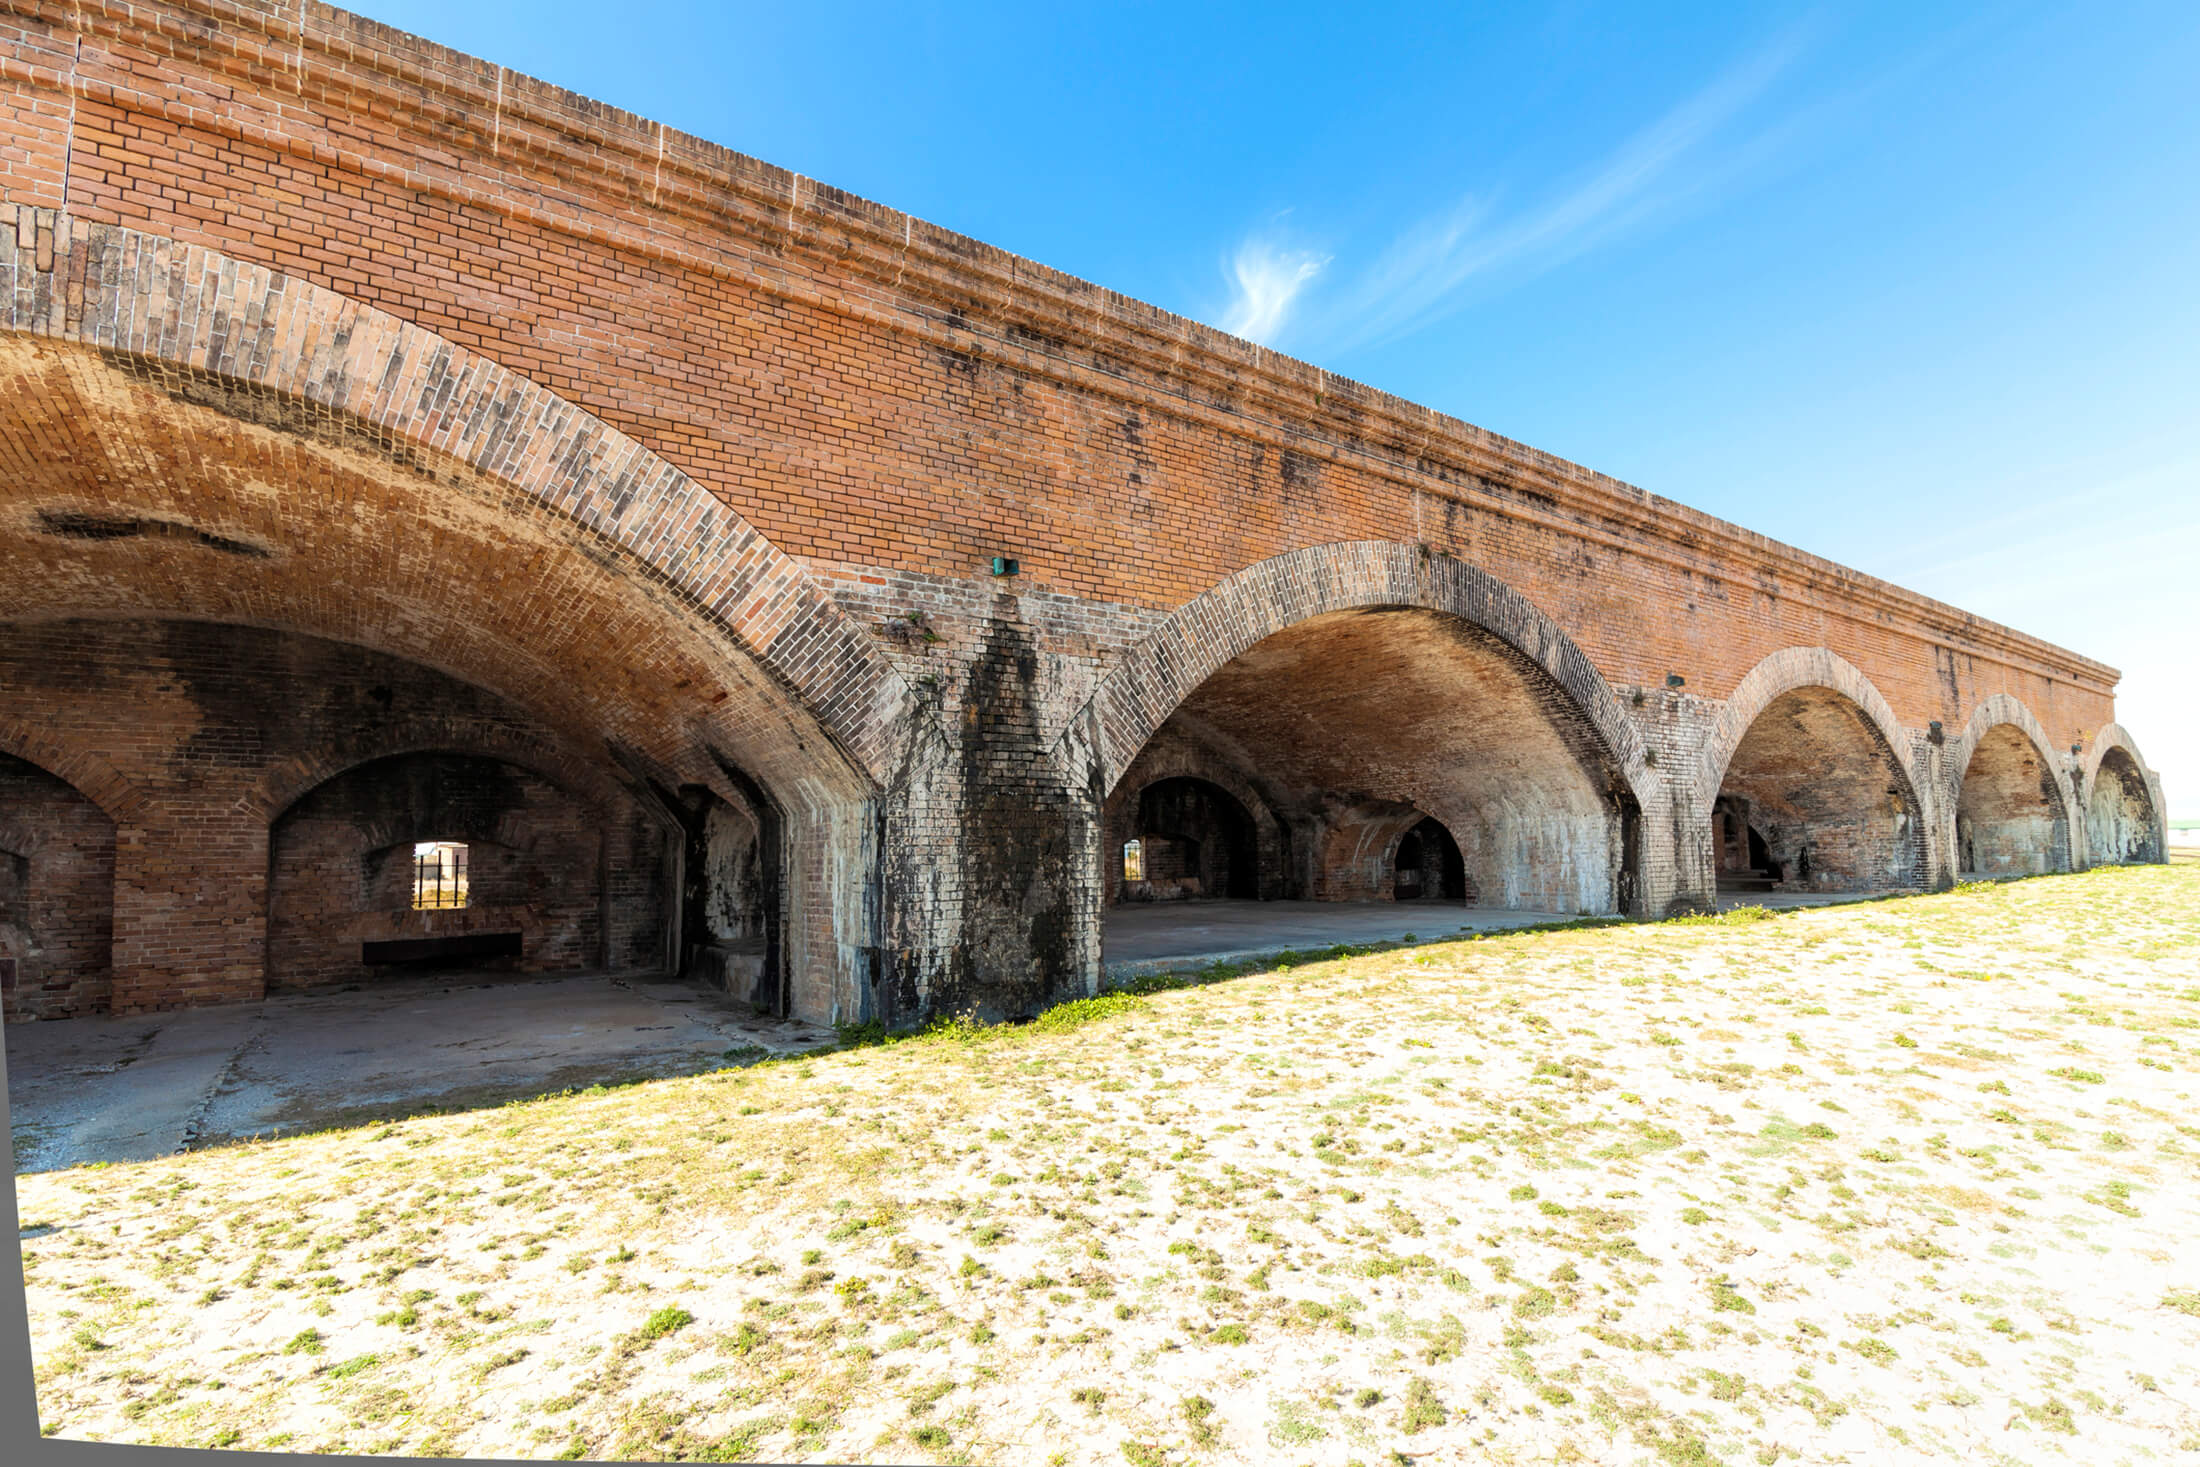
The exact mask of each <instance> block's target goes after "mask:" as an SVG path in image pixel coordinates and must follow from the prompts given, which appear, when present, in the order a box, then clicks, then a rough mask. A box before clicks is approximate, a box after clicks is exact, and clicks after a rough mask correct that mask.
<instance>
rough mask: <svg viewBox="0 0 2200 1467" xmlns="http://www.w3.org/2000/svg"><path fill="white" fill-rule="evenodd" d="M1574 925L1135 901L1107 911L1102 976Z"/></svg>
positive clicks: (1440, 909) (1472, 912) (1489, 914)
mask: <svg viewBox="0 0 2200 1467" xmlns="http://www.w3.org/2000/svg"><path fill="white" fill-rule="evenodd" d="M1571 920H1573V917H1572V915H1571V914H1569V913H1565V912H1521V911H1513V910H1510V909H1507V908H1502V907H1469V906H1464V905H1459V904H1456V903H1450V902H1241V901H1224V902H1133V903H1128V904H1125V905H1122V906H1116V907H1110V908H1109V909H1108V912H1107V915H1106V917H1105V919H1104V924H1103V936H1104V938H1105V941H1106V947H1105V949H1104V951H1103V956H1102V959H1101V971H1102V972H1103V973H1104V974H1105V976H1106V977H1107V978H1108V979H1109V980H1111V981H1120V980H1122V979H1125V978H1132V977H1136V976H1138V975H1140V974H1145V973H1166V972H1170V971H1172V970H1174V969H1178V968H1189V967H1200V966H1204V965H1205V964H1208V963H1214V962H1225V963H1237V962H1244V961H1247V960H1249V959H1252V958H1258V957H1267V956H1270V955H1272V954H1275V953H1281V952H1307V951H1319V950H1322V949H1325V948H1331V947H1336V946H1337V945H1339V944H1340V943H1342V944H1348V945H1350V944H1359V943H1367V942H1398V941H1401V940H1403V939H1404V938H1406V937H1408V936H1411V937H1414V938H1418V939H1421V940H1424V941H1434V940H1436V939H1439V938H1445V937H1457V936H1460V935H1462V934H1464V933H1470V932H1499V931H1503V930H1505V929H1507V928H1512V927H1533V926H1536V925H1538V924H1541V923H1545V922H1567V921H1571Z"/></svg>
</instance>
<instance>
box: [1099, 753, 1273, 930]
mask: <svg viewBox="0 0 2200 1467" xmlns="http://www.w3.org/2000/svg"><path fill="white" fill-rule="evenodd" d="M1119 850H1120V851H1121V853H1122V866H1121V878H1120V886H1119V891H1120V895H1119V897H1118V900H1120V901H1126V902H1167V901H1187V900H1189V901H1197V900H1201V899H1220V898H1235V899H1238V900H1242V901H1251V900H1254V899H1255V898H1257V897H1258V896H1259V895H1260V869H1259V858H1258V856H1257V854H1256V850H1255V842H1254V836H1253V817H1252V816H1251V815H1250V814H1248V813H1247V812H1246V809H1245V807H1244V806H1243V805H1241V804H1240V803H1238V801H1237V800H1236V799H1235V798H1233V797H1232V796H1231V794H1230V792H1229V791H1227V790H1225V789H1223V788H1222V787H1221V786H1220V785H1217V784H1214V783H1212V782H1211V781H1208V780H1204V779H1196V778H1192V777H1190V776H1182V775H1180V776H1176V777H1174V778H1169V779H1161V780H1156V781H1155V782H1154V783H1152V784H1149V785H1147V786H1146V787H1145V788H1144V789H1143V790H1141V791H1139V795H1138V813H1137V818H1136V820H1135V822H1134V823H1133V826H1132V832H1131V834H1130V836H1129V838H1128V839H1127V840H1125V841H1124V842H1122V843H1121V846H1120V847H1119Z"/></svg>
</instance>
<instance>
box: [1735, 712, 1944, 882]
mask: <svg viewBox="0 0 2200 1467" xmlns="http://www.w3.org/2000/svg"><path fill="white" fill-rule="evenodd" d="M1712 813H1713V853H1714V865H1715V867H1716V869H1717V873H1718V880H1719V887H1720V890H1722V891H1724V892H1730V893H1732V892H1749V891H1759V892H1784V893H1803V892H1825V893H1833V892H1867V891H1891V890H1909V889H1914V888H1917V887H1921V886H1923V885H1924V884H1925V826H1924V820H1923V816H1922V812H1921V811H1920V808H1919V805H1918V800H1917V795H1916V792H1915V791H1914V790H1913V789H1912V788H1911V786H1910V780H1909V776H1908V774H1907V772H1906V771H1905V770H1904V769H1903V767H1902V763H1901V761H1900V760H1899V759H1898V758H1897V757H1896V756H1895V754H1894V751H1893V750H1892V748H1890V747H1889V746H1888V744H1887V741H1886V737H1885V735H1883V734H1882V733H1881V731H1880V729H1879V726H1878V725H1877V724H1876V723H1874V722H1873V721H1872V719H1871V718H1870V717H1869V716H1867V715H1866V714H1865V712H1864V710H1863V709H1861V708H1860V707H1858V706H1857V705H1856V703H1855V702H1853V701H1852V700H1850V699H1849V698H1847V697H1845V696H1843V695H1842V694H1841V693H1838V692H1836V691H1834V690H1833V689H1831V688H1825V687H1800V688H1794V689H1791V690H1789V691H1787V692H1785V693H1782V694H1781V695H1780V696H1778V697H1776V698H1774V699H1773V700H1772V701H1771V702H1770V703H1769V704H1767V705H1766V706H1765V707H1764V709H1763V710H1762V711H1761V712H1759V713H1758V715H1757V716H1756V718H1755V719H1754V720H1752V721H1751V723H1750V725H1749V727H1748V729H1747V731H1746V732H1744V733H1743V735H1742V737H1741V741H1740V742H1739V743H1738V744H1737V745H1736V746H1735V748H1734V752H1733V755H1732V757H1731V758H1730V759H1729V760H1728V761H1727V767H1726V773H1725V777H1724V778H1723V780H1722V781H1721V783H1720V786H1719V793H1718V798H1717V799H1716V800H1715V801H1714V803H1713V805H1712Z"/></svg>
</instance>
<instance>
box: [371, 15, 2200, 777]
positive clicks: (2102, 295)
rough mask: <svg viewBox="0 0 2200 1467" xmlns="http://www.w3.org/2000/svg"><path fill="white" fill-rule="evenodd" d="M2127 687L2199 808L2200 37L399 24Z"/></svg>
mask: <svg viewBox="0 0 2200 1467" xmlns="http://www.w3.org/2000/svg"><path fill="white" fill-rule="evenodd" d="M360 8H362V9H363V10H364V11H365V12H366V13H368V14H371V15H373V16H375V17H376V18H377V19H381V20H384V21H387V22H389V23H391V24H394V25H398V26H402V27H403V28H405V29H407V30H412V31H417V32H419V33H421V34H423V35H426V36H429V37H431V38H433V39H435V40H438V41H442V42H444V43H446V44H448V45H453V46H457V47H459V48H460V49H462V50H466V51H470V52H473V53H475V54H476V55H480V56H483V57H486V58H488V59H490V60H492V61H498V62H502V63H504V64H506V65H509V66H512V67H514V68H516V69H518V70H520V71H524V72H529V73H532V74H534V75H537V76H540V77H544V78H546V79H548V80H551V81H554V82H557V83H559V84H561V85H564V86H568V87H572V88H574V89H575V90H577V91H581V92H584V93H587V94H589V95H591V96H594V97H598V98H601V99H603V100H605V101H608V102H612V103H616V104H618V105H620V106H623V107H627V108H630V109H632V110H634V111H637V112H641V113H643V114H645V115H647V116H650V117H654V118H658V119H660V120H662V121H664V122H666V123H668V124H670V125H672V126H674V127H678V128H681V129H684V130H686V131H689V132H693V133H696V134H699V135H701V136H703V137H707V138H711V139H713V140H715V141H718V142H721V143H725V144H727V145H729V146H731V147H734V148H738V149H740V150H742V151H744V152H747V153H752V154H755V155H756V156H758V157H762V158H765V159H768V160H770V161H771V162H774V163H777V164H780V165H782V166H784V167H787V168H792V169H794V170H796V171H798V172H800V173H804V174H807V175H809V176H812V177H815V178H820V179H823V180H825V181H826V182H828V183H831V184H835V185H837V186H839V187H842V188H846V189H851V190H853V191H855V192H857V193H859V194H863V195H865V196H867V197H870V198H873V199H876V200H878V201H880V202H882V203H886V204H890V205H893V206H894V207H896V208H900V209H906V210H908V211H910V212H911V213H914V214H916V215H918V216H920V217H922V218H925V219H928V220H932V221H934V222H936V223H939V224H942V225H945V226H947V227H949V228H952V229H957V230H961V231H963V232H964V233H967V234H972V235H975V236H977V237H978V238H980V239H984V240H986V241H988V242H990V243H992V244H996V245H999V246H1001V247H1003V248H1005V249H1010V250H1014V251H1016V252H1017V253H1019V254H1023V255H1027V256H1030V257H1032V258H1034V259H1038V260H1042V261H1044V262H1046V263H1047V264H1049V265H1053V266H1055V267H1057V268H1060V269H1063V270H1067V271H1070V272H1071V273H1073V274H1076V275H1080V276H1083V277H1085V278H1087V279H1090V280H1094V281H1097V282H1099V283H1101V284H1104V285H1107V286H1110V287H1112V288H1114V289H1117V290H1121V291H1124V292H1126V293H1128V294H1130V295H1134V296H1138V297H1140V298H1142V299H1145V300H1149V301H1152V302H1154V303H1156V304H1158V305H1161V306H1165V307H1167V308H1169V309H1171V310H1175V311H1179V312H1182V313H1184V314H1186V315H1190V316H1195V317H1198V318H1200V319H1202V320H1206V321H1209V322H1212V323H1214V324H1216V325H1220V326H1224V327H1226V328H1228V329H1232V330H1237V331H1239V332H1241V333H1242V334H1246V335H1250V336H1254V337H1256V338H1257V339H1259V340H1262V341H1264V342H1266V343H1267V344H1269V345H1271V346H1274V347H1276V348H1277V349H1279V350H1282V351H1286V352H1289V353H1291V354H1293V355H1295V356H1300V357H1303V358H1306V359H1307V360H1309V361H1313V362H1316V363H1319V364H1320V365H1322V366H1324V367H1327V368H1329V369H1331V370H1333V371H1336V372H1339V373H1342V374H1344V375H1347V376H1350V377H1355V378H1358V379H1360V380H1362V381H1365V382H1368V383H1370V384H1372V385H1374V386H1377V387H1381V388H1384V389H1386V390H1388V391H1391V392H1396V393H1399V394H1402V395H1404V396H1406V397H1409V398H1412V399H1415V400H1416V401H1420V402H1424V403H1427V404H1429V405H1431V406H1434V407H1437V408H1441V409H1443V410H1444V411H1446V412H1450V413H1454V414H1457V415H1458V416H1460V417H1463V418H1466V419H1468V420H1469V421H1472V422H1475V423H1479V424H1482V425H1483V426H1485V427H1488V428H1490V429H1492V430H1494V431H1496V432H1500V433H1504V434H1506V435H1508V436H1511V437H1514V438H1519V439H1523V440H1525V441H1527V442H1529V443H1532V444H1534V445H1536V446H1537V447H1539V448H1544V449H1547V450H1550V451H1551V452H1554V453H1559V454H1563V455H1564V456H1566V457H1568V458H1572V459H1575V460H1578V461H1580V462H1582V463H1585V464H1587V465H1589V466H1591V467H1593V468H1596V469H1600V470H1602V471H1604V472H1606V473H1610V474H1614V475H1617V476H1619V477H1620V478H1623V479H1626V480H1629V481H1631V482H1633V483H1636V484H1639V485H1642V486H1643V487H1644V488H1647V489H1650V490H1653V491H1655V492H1657V493H1660V494H1664V495H1667V496H1670V497H1671V498H1674V499H1678V500H1680V501H1682V502H1683V503H1686V504H1690V505H1694V506H1696V507H1698V508H1700V509H1704V510H1707V511H1709V512H1711V513H1713V514H1717V515H1721V516H1723V517H1725V518H1728V519H1732V520H1735V521H1737V522H1739V523H1741V524H1744V525H1747V526H1749V527H1750V528H1752V529H1755V530H1759V531H1762V532H1764V533H1766V534H1768V535H1772V536H1774V537H1775V538H1778V539H1781V540H1785V541H1788V542H1789V543H1791V544H1795V545H1799V546H1801V547H1803V548H1805V549H1808V550H1812V551H1815V552H1817V553H1819V554H1822V555H1826V556H1830V557H1832V558H1833V559H1835V560H1839V561H1842V562H1844V563H1846V564H1849V565H1852V566H1855V567H1857V568H1858V569H1861V570H1865V571H1869V572H1872V573H1873V574H1876V575H1881V576H1885V577H1887V578H1889V579H1891V580H1894V581H1897V582H1899V583H1901V584H1903V585H1906V586H1911V587H1914V588H1916V589H1917V590H1920V591H1923V592H1926V593H1927V594H1930V595H1934V596H1938V597H1941V598H1943V599H1945V600H1948V601H1951V602H1953V603H1955V604H1956V605H1958V606H1960V607H1963V608H1965V609H1966V610H1970V611H1974V612H1977V613H1979V614H1981V615H1985V616H1989V617H1993V618H1995V619H1997V620H2001V621H2005V622H2008V623H2010V624H2012V625H2014V626H2017V627H2019V628H2022V629H2023V630H2025V631H2028V632H2032V633H2035V634H2037V635H2040V636H2044V637H2047V638H2050V639H2052V640H2055V641H2059V642H2062V643H2064V644H2065V645H2067V646H2070V647H2072V648H2074V649H2076V650H2078V651H2080V652H2083V653H2086V654H2088V655H2090V656H2094V657H2098V658H2100V659H2101V660H2103V661H2106V662H2109V663H2112V664H2115V665H2116V666H2118V667H2121V668H2122V669H2123V670H2124V673H2125V679H2124V683H2123V687H2122V689H2121V690H2120V696H2119V705H2118V711H2119V716H2120V718H2121V719H2122V721H2123V722H2124V723H2125V724H2126V725H2127V726H2128V727H2129V728H2130V729H2131V730H2132V732H2133V734H2134V735H2135V736H2136V738H2137V739H2138V741H2139V744H2140V747H2141V749H2142V750H2144V751H2145V753H2146V755H2147V757H2148V760H2149V762H2151V763H2152V764H2154V765H2155V767H2156V768H2157V769H2159V770H2160V771H2161V772H2162V775H2163V778H2164V781H2165V784H2166V786H2167V788H2168V793H2169V801H2170V805H2171V809H2172V812H2173V814H2179V815H2184V816H2192V817H2200V691H2196V685H2200V678H2196V677H2195V673H2196V672H2200V654H2196V653H2195V650H2194V644H2195V642H2196V641H2200V612H2196V609H2195V608H2196V606H2200V586H2196V584H2195V583H2196V582H2200V81H2196V80H2195V78H2196V77H2200V6H2194V5H2193V4H2191V3H2190V0H2177V3H2152V4H2150V3H2127V4H2117V5H2100V4H2092V5H2066V4H2022V3H2006V4H1992V5H1979V6H1940V5H1930V4H1919V3H1916V0H1910V3H1905V4H1885V5H1825V6H1819V7H1815V8H1800V7H1798V8H1792V9H1789V8H1776V7H1771V6H1765V5H1760V4H1749V5H1742V4H1735V5H1713V4H1695V5H1690V4H1671V5H1661V6H1641V5H1633V6H1621V5H1578V4H1554V5H1549V6H1545V7H1539V8H1538V7H1528V6H1486V7H1485V6H1456V7H1444V8H1439V7H1434V6H1430V7H1425V8H1424V7H1405V6H1389V7H1385V6H1379V5H1366V4H1363V5H1358V6H1337V5H1321V6H1307V7H1303V8H1299V7H1294V6H1291V5H1287V4H1266V5H1211V6H1198V5H1188V4H1181V3H1179V4H1174V5H1124V6H1116V7H1110V8H1106V9H1093V10H1089V11H1072V10H1070V9H1069V8H1067V7H1052V6H1043V5H1032V4H1029V3H1024V4H1018V5H976V4H958V5H938V6H923V5H881V6H860V5H846V6H832V5H823V4H817V3H810V4H805V5H800V6H771V7H757V8H748V7H742V6H733V5H718V4H673V3H652V0H628V3H626V4H624V5H622V6H620V7H618V8H617V11H616V14H617V15H618V17H619V18H620V23H619V24H618V25H617V26H615V27H614V28H611V29H608V30H607V29H605V28H604V16H605V14H606V12H605V9H604V7H602V6H600V5H589V6H581V5H576V4H567V3H565V0H529V3H525V4H521V3H509V0H496V3H489V0H439V3H434V4H428V3H420V0H364V3H363V4H361V7H360Z"/></svg>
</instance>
